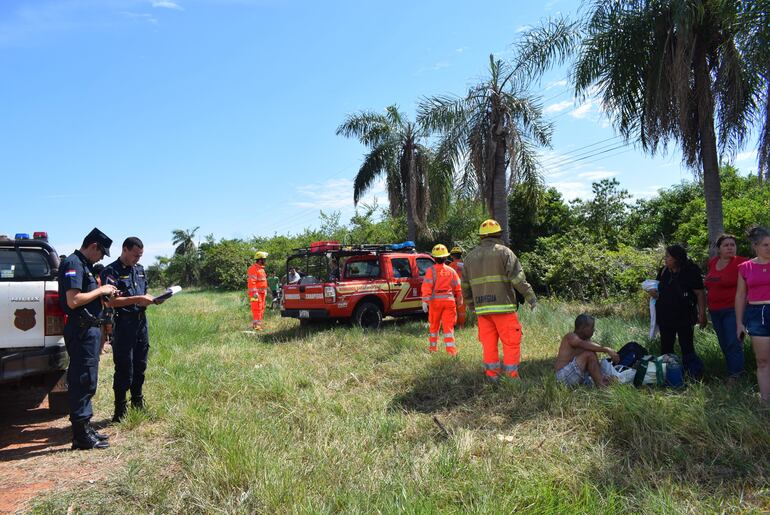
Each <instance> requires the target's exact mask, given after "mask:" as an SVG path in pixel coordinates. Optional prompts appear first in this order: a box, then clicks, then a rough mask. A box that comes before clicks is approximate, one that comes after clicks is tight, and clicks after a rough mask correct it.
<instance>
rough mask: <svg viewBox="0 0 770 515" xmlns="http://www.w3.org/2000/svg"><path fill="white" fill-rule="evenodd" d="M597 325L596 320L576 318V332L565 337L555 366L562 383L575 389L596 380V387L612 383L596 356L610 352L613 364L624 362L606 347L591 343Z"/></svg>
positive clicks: (585, 317) (584, 317) (558, 379)
mask: <svg viewBox="0 0 770 515" xmlns="http://www.w3.org/2000/svg"><path fill="white" fill-rule="evenodd" d="M595 322H596V321H595V319H594V317H592V316H590V315H586V314H582V315H578V317H577V318H576V319H575V330H574V331H573V332H571V333H567V334H566V335H565V336H564V338H562V340H561V345H560V346H559V353H558V354H557V355H556V365H555V367H556V381H558V382H559V383H562V384H565V385H567V386H575V385H578V384H591V380H593V384H595V385H597V386H599V387H600V388H601V387H604V386H607V385H609V384H610V383H611V382H612V381H611V378H610V377H609V376H608V375H606V374H602V367H601V365H600V364H599V359H598V358H597V357H596V354H597V353H598V352H605V353H607V355H609V357H610V358H612V362H613V363H617V362H618V361H620V357H619V356H618V353H617V352H615V351H614V350H612V349H610V348H609V347H603V346H601V345H599V344H598V343H594V342H592V341H591V337H592V336H593V335H594V326H595ZM608 365H609V364H608Z"/></svg>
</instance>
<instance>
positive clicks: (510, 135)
mask: <svg viewBox="0 0 770 515" xmlns="http://www.w3.org/2000/svg"><path fill="white" fill-rule="evenodd" d="M523 59H524V56H523V55H522V56H519V59H518V60H517V62H515V63H513V64H509V63H506V62H504V61H502V60H500V59H495V58H494V56H493V55H490V56H489V77H488V78H487V79H486V80H485V81H483V82H480V83H478V84H476V85H474V86H473V87H471V88H470V90H468V93H467V95H466V96H464V97H455V96H435V97H432V98H427V99H424V100H423V102H422V103H421V104H420V106H419V108H418V112H419V115H418V120H419V121H420V122H421V123H424V124H425V125H426V126H427V127H429V128H430V129H431V130H433V131H436V132H438V133H439V134H440V135H441V140H442V142H441V145H440V147H439V153H440V155H441V156H445V158H444V159H445V160H447V161H449V160H452V161H453V162H455V163H458V164H462V166H461V168H462V179H461V187H462V188H464V189H466V190H472V191H474V192H476V194H477V195H478V198H479V199H480V200H482V201H483V202H484V205H485V207H486V209H487V211H488V212H489V213H490V214H491V215H492V217H493V218H495V219H496V220H498V221H500V222H501V225H502V227H503V240H504V241H505V242H508V241H509V240H510V239H509V233H508V224H507V223H505V222H506V221H507V220H508V195H509V193H510V192H511V189H512V188H514V187H515V186H516V185H517V184H519V183H525V184H527V186H528V187H529V188H530V190H535V189H536V188H537V187H538V185H539V183H540V175H539V173H538V169H537V166H538V163H537V154H536V152H535V148H536V147H537V146H548V145H550V143H551V131H552V129H551V125H550V124H548V123H546V122H545V121H544V120H543V117H542V106H541V105H540V103H539V102H538V100H537V99H536V98H535V97H534V96H532V95H530V94H529V93H528V92H527V88H528V86H529V84H530V82H531V76H530V72H531V70H530V69H529V68H528V67H527V66H526V65H525V63H523Z"/></svg>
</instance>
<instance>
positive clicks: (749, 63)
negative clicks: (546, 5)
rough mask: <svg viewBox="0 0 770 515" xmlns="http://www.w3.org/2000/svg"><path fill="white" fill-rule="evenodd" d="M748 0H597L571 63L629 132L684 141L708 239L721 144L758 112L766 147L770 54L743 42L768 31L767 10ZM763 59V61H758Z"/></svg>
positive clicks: (653, 145) (763, 152) (581, 88)
mask: <svg viewBox="0 0 770 515" xmlns="http://www.w3.org/2000/svg"><path fill="white" fill-rule="evenodd" d="M762 3H763V4H764V5H765V6H767V2H766V1H763V2H762ZM745 4H746V3H745V2H739V1H738V0H618V1H613V2H600V1H597V2H595V3H594V4H593V6H592V8H591V11H590V13H589V16H588V17H587V21H586V24H585V26H584V29H585V32H584V39H583V41H582V44H581V46H580V50H579V55H578V60H577V65H576V69H575V81H576V82H575V86H576V90H577V91H578V93H581V94H583V95H585V94H589V93H591V92H593V91H595V89H594V88H596V90H598V92H599V93H600V94H601V95H602V100H603V104H604V107H605V109H606V110H607V111H608V113H609V114H610V116H611V117H612V118H613V120H614V122H615V124H616V126H617V127H618V129H619V130H620V132H621V134H623V135H624V136H625V137H626V138H627V139H631V138H633V139H635V140H638V141H639V142H640V143H641V146H642V148H643V149H644V150H645V151H647V152H649V153H655V152H657V151H658V150H659V149H661V148H662V149H665V148H666V145H667V143H668V142H669V141H675V142H677V143H678V144H679V146H680V147H681V150H682V153H683V158H684V162H685V164H686V165H687V166H688V167H690V168H691V169H693V170H699V171H700V174H701V175H702V178H703V185H704V195H705V207H706V220H707V224H708V238H709V241H715V240H716V238H717V237H718V236H719V234H720V233H721V232H722V231H723V205H722V191H721V184H720V181H719V150H722V151H728V152H734V151H735V150H737V149H739V148H740V147H741V146H742V145H743V144H744V142H745V138H746V136H747V133H748V129H749V128H750V125H751V123H752V119H761V120H764V123H765V126H764V128H763V134H764V136H763V138H764V139H761V140H760V148H759V153H760V156H767V153H768V152H769V151H770V150H769V149H768V147H769V146H770V141H768V137H767V133H766V129H767V125H766V123H767V117H768V114H767V110H768V101H770V97H768V86H767V84H768V74H767V71H768V62H770V60H768V59H764V58H765V57H767V47H766V46H765V47H764V48H762V49H757V50H756V51H753V50H752V49H753V48H754V47H751V48H749V47H748V46H747V44H748V43H749V42H753V40H752V37H754V35H756V34H760V35H761V34H764V35H766V34H767V30H768V29H767V15H766V14H764V15H761V14H758V13H756V12H753V11H752V10H750V9H749V10H747V9H745V8H744V6H745ZM760 12H761V9H760ZM763 23H764V26H763V25H762V24H763ZM763 41H764V44H765V45H767V44H768V43H767V39H764V40H763ZM757 59H764V60H762V61H760V62H761V66H760V62H755V60H757ZM760 68H761V69H760ZM759 74H761V75H759ZM762 99H763V100H764V103H761V102H760V100H762ZM717 136H719V141H717ZM764 162H766V161H763V163H764Z"/></svg>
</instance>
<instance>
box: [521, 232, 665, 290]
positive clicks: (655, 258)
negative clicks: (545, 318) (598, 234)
mask: <svg viewBox="0 0 770 515" xmlns="http://www.w3.org/2000/svg"><path fill="white" fill-rule="evenodd" d="M660 258H661V253H660V252H659V251H657V250H637V249H634V248H633V247H629V246H627V245H625V244H620V245H618V248H617V250H612V249H611V248H610V246H609V245H607V243H606V242H605V241H601V240H598V241H597V240H595V239H593V238H592V236H591V234H590V233H588V232H587V231H586V230H585V229H574V230H572V231H569V232H568V233H566V234H557V235H553V236H547V237H544V238H538V240H537V244H536V245H535V249H534V250H533V251H532V252H529V253H525V254H522V255H521V260H522V264H523V266H524V270H525V271H526V274H527V278H528V279H529V281H530V282H531V283H532V284H533V286H534V287H536V288H538V289H540V290H541V291H543V290H544V291H545V292H547V293H549V294H553V295H557V296H559V297H563V298H569V299H578V300H592V299H601V298H604V299H606V298H613V297H627V296H629V295H631V294H633V293H634V292H637V291H639V287H640V284H641V282H642V281H643V280H644V279H649V278H653V277H655V274H656V272H657V268H658V266H659V265H660Z"/></svg>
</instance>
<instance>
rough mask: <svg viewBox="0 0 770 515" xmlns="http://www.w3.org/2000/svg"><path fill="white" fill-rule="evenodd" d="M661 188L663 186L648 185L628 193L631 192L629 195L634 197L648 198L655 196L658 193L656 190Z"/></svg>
mask: <svg viewBox="0 0 770 515" xmlns="http://www.w3.org/2000/svg"><path fill="white" fill-rule="evenodd" d="M661 188H663V186H660V185H657V184H656V185H654V186H649V187H647V188H645V189H643V190H639V191H632V192H630V193H631V196H632V197H634V198H635V199H648V198H652V197H654V196H656V195H657V194H658V190H660V189H661Z"/></svg>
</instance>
